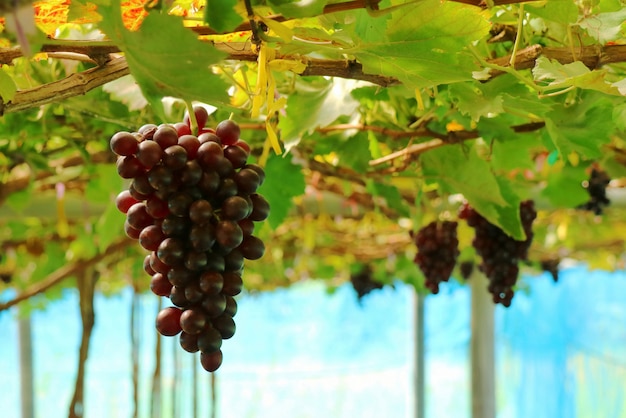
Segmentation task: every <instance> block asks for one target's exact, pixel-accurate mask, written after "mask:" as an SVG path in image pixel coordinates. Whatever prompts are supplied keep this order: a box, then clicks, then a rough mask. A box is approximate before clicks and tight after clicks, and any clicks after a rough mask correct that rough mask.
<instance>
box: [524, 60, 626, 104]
mask: <svg viewBox="0 0 626 418" xmlns="http://www.w3.org/2000/svg"><path fill="white" fill-rule="evenodd" d="M532 73H533V76H534V78H535V81H542V82H545V83H546V84H547V87H550V89H564V88H567V87H570V86H574V87H578V88H581V89H588V90H597V91H600V92H603V93H607V94H612V95H616V96H621V95H622V91H620V87H621V89H622V90H623V91H625V92H626V86H623V85H622V84H620V83H609V82H607V81H606V80H605V78H606V76H607V75H608V71H606V70H594V71H591V70H590V69H589V68H587V66H585V64H583V63H582V61H574V62H571V63H569V64H561V63H560V62H558V61H557V60H551V59H549V58H546V57H539V58H537V60H536V62H535V67H534V68H533V70H532Z"/></svg>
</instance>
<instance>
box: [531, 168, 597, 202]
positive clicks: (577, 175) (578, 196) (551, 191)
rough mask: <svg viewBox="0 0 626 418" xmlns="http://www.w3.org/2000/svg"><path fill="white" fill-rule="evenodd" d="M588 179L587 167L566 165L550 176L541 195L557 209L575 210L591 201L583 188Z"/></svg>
mask: <svg viewBox="0 0 626 418" xmlns="http://www.w3.org/2000/svg"><path fill="white" fill-rule="evenodd" d="M588 177H589V174H588V173H587V171H586V167H583V166H580V165H579V166H577V167H572V166H571V165H566V166H564V167H563V168H562V169H561V170H559V171H556V172H553V173H552V174H551V175H550V176H548V185H547V186H546V187H545V188H544V189H543V190H542V191H541V195H542V196H543V197H545V198H546V199H548V200H549V201H550V203H551V204H552V205H554V206H555V207H562V208H574V207H576V206H578V205H580V204H582V203H585V202H586V201H587V200H589V194H588V193H587V191H586V190H585V189H584V188H583V187H582V182H583V181H584V180H587V178H588Z"/></svg>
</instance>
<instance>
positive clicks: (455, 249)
mask: <svg viewBox="0 0 626 418" xmlns="http://www.w3.org/2000/svg"><path fill="white" fill-rule="evenodd" d="M457 226H458V224H457V223H456V222H451V221H443V222H437V221H433V222H431V223H429V224H428V225H426V226H424V227H423V228H421V229H420V230H419V231H418V232H417V233H416V234H413V240H414V242H415V245H416V246H417V254H416V255H415V259H414V260H413V261H414V262H415V263H416V264H417V265H418V266H419V268H420V270H422V273H424V276H425V277H426V282H425V285H426V287H427V288H428V289H429V290H430V291H431V292H432V293H433V294H437V293H439V283H441V282H447V281H448V280H449V279H450V275H451V274H452V270H454V266H455V265H456V260H457V258H458V256H459V240H458V238H457Z"/></svg>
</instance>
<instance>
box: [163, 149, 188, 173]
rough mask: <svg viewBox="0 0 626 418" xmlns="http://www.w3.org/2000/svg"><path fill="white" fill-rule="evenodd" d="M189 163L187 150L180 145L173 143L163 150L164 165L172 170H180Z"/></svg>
mask: <svg viewBox="0 0 626 418" xmlns="http://www.w3.org/2000/svg"><path fill="white" fill-rule="evenodd" d="M186 163H187V150H186V149H185V148H183V147H181V146H180V145H172V146H171V147H167V148H165V150H164V151H163V165H164V166H165V167H167V168H169V169H171V170H179V169H181V168H183V167H184V166H185V164H186Z"/></svg>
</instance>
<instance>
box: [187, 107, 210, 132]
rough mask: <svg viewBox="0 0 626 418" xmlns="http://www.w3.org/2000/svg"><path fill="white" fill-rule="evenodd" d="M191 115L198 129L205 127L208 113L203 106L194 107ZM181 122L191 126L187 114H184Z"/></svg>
mask: <svg viewBox="0 0 626 418" xmlns="http://www.w3.org/2000/svg"><path fill="white" fill-rule="evenodd" d="M193 114H194V116H195V117H196V123H197V124H198V129H202V128H204V127H205V126H206V123H207V121H208V120H209V112H207V110H206V109H205V108H204V107H203V106H194V107H193ZM183 122H184V123H185V124H186V125H187V126H191V118H190V117H189V113H188V112H185V117H184V118H183Z"/></svg>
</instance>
